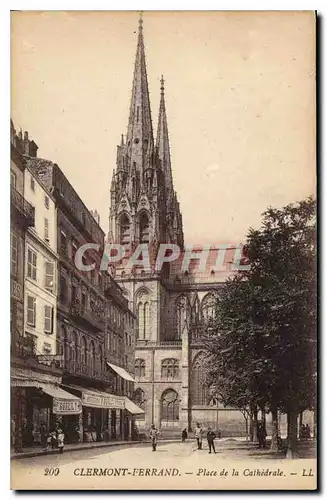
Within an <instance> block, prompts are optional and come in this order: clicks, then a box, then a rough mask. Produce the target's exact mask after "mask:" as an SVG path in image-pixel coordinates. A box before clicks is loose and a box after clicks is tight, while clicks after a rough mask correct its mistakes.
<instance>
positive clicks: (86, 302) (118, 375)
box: [26, 157, 142, 442]
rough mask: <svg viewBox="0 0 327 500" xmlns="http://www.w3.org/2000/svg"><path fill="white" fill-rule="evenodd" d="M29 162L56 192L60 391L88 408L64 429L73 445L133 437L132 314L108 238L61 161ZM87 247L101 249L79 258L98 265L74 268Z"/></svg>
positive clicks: (65, 422)
mask: <svg viewBox="0 0 327 500" xmlns="http://www.w3.org/2000/svg"><path fill="white" fill-rule="evenodd" d="M26 162H27V165H28V168H29V169H30V170H31V171H32V172H34V173H35V174H36V175H37V176H38V177H39V178H40V179H41V181H42V183H43V184H44V185H45V186H46V187H47V189H49V190H51V192H52V193H53V196H54V199H55V203H56V206H57V226H56V238H57V246H58V254H59V265H58V278H57V284H58V305H57V345H58V347H57V349H58V352H60V354H61V356H62V358H63V375H62V388H63V389H64V390H67V391H69V392H70V393H71V394H73V395H74V396H76V397H78V398H80V399H81V402H82V407H83V409H82V412H80V413H77V412H75V413H73V412H72V413H71V414H70V415H65V416H63V417H62V419H61V425H62V426H63V428H64V430H65V433H66V436H67V439H68V441H70V442H79V441H94V440H96V441H101V440H109V439H128V438H131V436H132V432H133V422H134V414H135V412H136V413H137V412H138V411H139V409H137V408H136V406H135V405H134V404H133V403H132V401H131V400H130V399H129V396H131V395H132V394H133V391H134V387H133V384H134V379H133V376H132V372H133V368H134V351H133V345H134V326H135V325H134V323H135V316H134V315H133V313H132V312H131V311H130V309H129V307H128V301H127V299H126V298H125V297H124V296H123V293H122V290H121V288H120V287H119V286H118V285H117V283H115V281H114V279H113V278H112V277H111V276H110V275H109V274H108V272H107V271H102V270H101V269H100V263H101V257H102V253H103V250H104V233H103V231H102V229H101V227H100V225H99V220H98V218H96V217H94V214H93V213H91V212H90V211H89V210H88V209H87V208H86V206H85V205H84V203H83V202H82V200H81V199H80V197H79V196H78V194H77V193H76V191H75V190H74V188H73V187H72V186H71V184H70V183H69V181H68V179H67V178H66V177H65V175H64V174H63V172H62V171H61V170H60V168H59V167H58V166H57V165H56V164H54V163H52V162H51V161H48V160H44V159H42V158H35V157H34V158H31V157H30V158H26ZM86 243H91V244H93V245H98V249H97V250H87V251H86V252H85V253H84V254H83V256H82V261H81V262H82V265H83V266H88V265H91V266H93V268H92V269H91V270H83V269H82V267H81V266H78V265H76V253H77V252H78V251H79V249H80V248H81V247H82V246H83V245H85V244H86ZM127 370H129V372H128V371H127ZM130 372H131V373H130ZM140 411H142V410H140Z"/></svg>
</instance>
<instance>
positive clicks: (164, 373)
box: [161, 358, 179, 379]
mask: <svg viewBox="0 0 327 500" xmlns="http://www.w3.org/2000/svg"><path fill="white" fill-rule="evenodd" d="M178 376H179V362H178V360H177V359H170V358H167V359H164V360H163V361H162V363H161V377H162V378H164V379H174V378H178Z"/></svg>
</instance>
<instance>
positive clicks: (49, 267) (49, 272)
mask: <svg viewBox="0 0 327 500" xmlns="http://www.w3.org/2000/svg"><path fill="white" fill-rule="evenodd" d="M53 287H54V263H53V262H49V261H46V262H45V273H44V288H45V289H46V290H48V292H51V293H53Z"/></svg>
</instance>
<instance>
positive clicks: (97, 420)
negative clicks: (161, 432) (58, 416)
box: [62, 385, 143, 442]
mask: <svg viewBox="0 0 327 500" xmlns="http://www.w3.org/2000/svg"><path fill="white" fill-rule="evenodd" d="M62 387H64V389H65V390H67V391H69V392H71V393H73V394H75V395H77V396H78V397H80V399H81V402H82V406H83V410H82V413H81V414H80V416H79V419H78V422H77V421H75V425H76V428H77V427H78V435H79V440H80V441H83V442H92V441H110V440H126V439H131V437H132V430H133V427H132V418H130V417H131V415H133V414H135V412H137V414H139V413H142V411H143V410H141V409H140V408H138V407H137V406H136V405H135V404H134V403H133V402H132V401H130V400H129V399H128V398H127V397H126V396H117V395H114V394H109V393H106V392H102V391H99V390H97V389H93V388H92V389H91V388H84V387H80V386H77V385H63V386H62ZM133 412H134V413H133ZM62 425H63V427H64V428H65V429H66V428H67V425H68V418H67V417H64V418H63V420H62ZM66 434H67V431H66Z"/></svg>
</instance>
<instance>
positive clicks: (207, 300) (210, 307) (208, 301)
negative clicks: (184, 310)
mask: <svg viewBox="0 0 327 500" xmlns="http://www.w3.org/2000/svg"><path fill="white" fill-rule="evenodd" d="M201 313H202V318H203V321H204V323H205V324H207V323H209V322H210V321H211V320H212V319H213V318H214V317H215V314H216V299H215V297H214V296H213V295H212V294H211V293H208V294H207V295H206V296H205V297H204V299H203V300H202V304H201Z"/></svg>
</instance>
